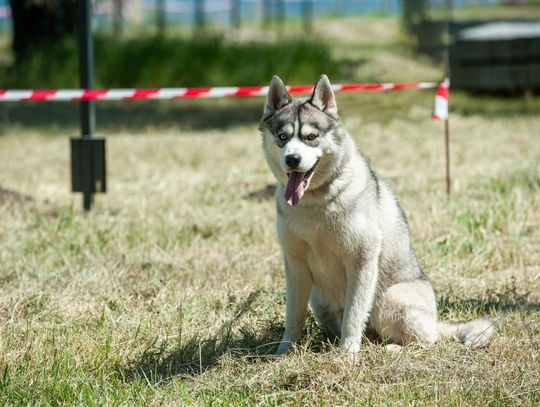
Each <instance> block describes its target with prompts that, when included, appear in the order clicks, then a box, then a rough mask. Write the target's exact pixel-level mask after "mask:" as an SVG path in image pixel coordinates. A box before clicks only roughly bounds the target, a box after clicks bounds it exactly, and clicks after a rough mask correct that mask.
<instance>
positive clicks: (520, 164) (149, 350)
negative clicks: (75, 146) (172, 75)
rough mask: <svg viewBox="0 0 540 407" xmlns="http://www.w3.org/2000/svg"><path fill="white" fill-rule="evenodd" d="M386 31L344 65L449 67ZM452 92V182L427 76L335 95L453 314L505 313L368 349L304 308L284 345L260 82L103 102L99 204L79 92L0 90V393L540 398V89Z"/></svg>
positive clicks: (11, 398) (339, 399) (92, 397)
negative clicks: (337, 337)
mask: <svg viewBox="0 0 540 407" xmlns="http://www.w3.org/2000/svg"><path fill="white" fill-rule="evenodd" d="M377 24H379V22H377ZM385 29H387V28H385ZM372 31H374V32H375V33H377V30H376V29H374V30H372ZM333 33H335V32H333ZM375 35H376V36H377V37H379V34H375ZM389 38H390V39H388V41H386V42H385V43H384V44H382V45H381V49H380V51H378V50H377V47H376V46H375V45H371V46H370V47H369V48H368V45H367V44H357V45H355V44H352V43H350V42H347V43H346V44H344V45H343V47H342V48H341V49H340V52H341V53H342V54H343V55H344V57H347V58H349V59H351V58H352V59H353V60H354V59H355V58H357V57H358V58H360V57H361V58H363V60H364V61H365V63H362V64H359V65H358V69H357V70H356V71H355V72H356V73H355V74H354V75H355V76H353V78H355V79H358V80H361V79H363V78H367V77H370V75H371V76H375V75H376V73H377V72H379V73H380V76H379V78H380V80H418V79H422V80H432V79H438V78H437V75H438V70H437V67H436V66H434V65H432V64H430V63H429V62H427V61H425V60H423V59H422V58H419V57H417V56H416V55H414V53H412V52H409V51H396V50H397V49H398V48H399V47H398V46H397V45H392V44H393V43H392V41H393V39H392V38H394V37H392V36H389ZM347 50H348V51H347ZM353 51H354V52H353ZM388 61H394V62H395V61H397V62H398V68H391V66H393V65H392V64H390V63H389V62H388ZM378 69H380V71H378ZM400 73H401V75H400ZM426 76H427V77H426ZM452 100H453V102H452V105H453V106H454V108H453V111H452V121H451V130H452V170H453V180H454V189H453V191H454V193H453V195H452V198H451V199H448V198H447V196H446V195H445V192H444V190H445V185H444V160H443V157H444V156H443V140H442V125H441V124H440V123H435V122H432V121H431V120H430V119H429V117H430V112H431V105H432V101H433V92H432V91H406V92H401V93H387V94H380V93H377V94H375V93H372V94H361V93H348V94H343V95H340V96H339V101H338V103H339V104H340V107H341V114H342V117H343V120H344V122H345V124H346V126H347V127H348V128H349V129H350V130H351V133H352V134H354V136H355V139H356V140H357V141H358V144H359V146H360V147H361V149H362V150H363V151H364V152H365V153H366V154H367V155H368V156H369V157H370V158H371V160H372V164H373V167H374V168H375V169H376V170H377V171H378V173H379V175H380V176H381V177H382V178H384V179H386V180H388V182H389V183H390V185H391V186H392V187H393V188H394V189H395V191H396V192H397V194H398V196H399V197H400V200H401V202H402V206H403V208H404V210H405V212H406V214H407V216H408V217H409V221H410V226H411V230H412V234H413V240H414V244H415V247H416V249H417V252H418V255H419V258H420V259H421V263H422V265H423V266H424V267H425V269H426V271H427V273H428V275H429V276H430V278H431V279H432V280H433V283H434V286H435V288H436V290H437V292H438V298H439V314H440V317H441V318H444V319H449V320H452V321H457V320H462V319H467V318H472V317H476V316H480V315H482V316H491V317H498V318H499V324H500V328H499V332H498V334H497V335H496V336H495V337H494V339H493V342H492V344H491V345H490V346H489V347H488V348H486V349H482V350H477V351H472V350H469V349H466V348H464V347H463V346H461V345H460V344H457V343H453V342H440V343H437V344H436V345H435V346H433V347H431V348H422V347H418V346H410V347H406V348H405V349H404V350H403V352H401V353H399V354H390V353H387V352H386V351H385V350H384V348H383V346H381V344H380V343H378V342H377V341H376V340H373V339H371V340H368V339H366V341H365V344H364V346H363V348H362V350H361V354H360V362H359V363H358V364H356V365H351V364H349V363H348V362H347V360H346V359H345V358H344V357H342V355H341V354H340V353H339V352H338V351H337V347H336V344H334V343H330V342H329V340H328V339H327V338H325V337H324V336H323V335H322V334H321V333H320V332H319V330H318V328H317V327H316V325H315V324H314V322H313V321H312V320H310V321H309V323H308V324H307V326H306V335H305V338H304V340H303V341H302V343H301V344H300V345H299V346H298V347H297V349H295V351H294V352H293V353H291V354H289V355H287V356H285V357H281V358H276V357H274V356H272V354H273V352H274V351H275V349H276V347H277V341H278V340H279V338H280V336H281V334H282V331H283V318H284V315H283V314H284V278H283V272H282V260H281V256H280V253H279V248H278V245H277V242H276V237H275V231H274V217H275V214H274V204H273V200H272V197H271V185H272V183H273V179H272V177H271V175H270V172H269V170H268V169H267V168H266V165H265V163H264V159H263V154H262V151H261V147H260V145H261V140H260V137H259V136H258V134H257V131H256V127H257V118H258V116H259V114H260V112H261V110H262V103H263V101H262V99H257V98H253V99H242V100H234V101H231V100H221V101H198V102H191V101H179V102H170V103H169V102H167V103H159V104H155V105H152V106H150V105H148V104H144V103H133V104H130V105H129V106H126V105H118V104H113V103H110V104H105V105H102V106H100V110H99V112H98V122H99V126H98V128H99V129H100V133H101V134H102V135H106V136H109V137H108V151H107V152H108V157H109V170H108V173H109V187H110V188H109V191H108V193H107V194H105V195H102V196H98V198H97V202H96V206H95V210H93V211H92V212H91V213H88V214H85V213H83V212H81V210H80V197H79V196H73V195H71V194H70V193H69V161H68V155H69V151H68V139H67V137H68V136H71V135H75V134H77V129H76V112H77V111H76V109H74V108H73V107H72V106H68V105H62V104H56V105H52V104H49V105H28V106H26V107H21V106H15V105H10V106H7V105H6V106H2V107H1V108H2V111H0V163H1V166H0V187H1V188H3V190H2V192H0V281H1V284H0V335H1V336H0V404H2V405H25V404H39V405H43V404H44V405H47V404H54V405H58V404H76V405H80V404H86V405H103V404H107V405H134V404H137V405H179V404H182V403H194V404H198V405H201V404H212V405H222V404H223V405H233V404H234V405H237V404H238V405H253V404H280V403H283V402H286V403H289V404H294V405H297V404H301V403H303V404H319V405H346V404H360V405H434V404H438V405H444V406H446V405H480V404H481V405H531V406H533V405H538V404H539V403H540V228H539V226H540V165H539V163H540V136H539V133H538V129H539V128H540V114H539V113H540V101H539V100H538V98H533V99H529V100H521V99H509V98H506V99H493V98H488V97H471V96H467V95H463V94H456V95H455V97H453V99H452Z"/></svg>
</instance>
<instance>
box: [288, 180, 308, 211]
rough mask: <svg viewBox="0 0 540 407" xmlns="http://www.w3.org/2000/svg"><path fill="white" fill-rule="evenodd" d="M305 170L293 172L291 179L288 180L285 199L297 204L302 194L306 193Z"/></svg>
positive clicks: (289, 202) (293, 204) (291, 203)
mask: <svg viewBox="0 0 540 407" xmlns="http://www.w3.org/2000/svg"><path fill="white" fill-rule="evenodd" d="M305 175H306V173H305V172H291V173H290V175H289V181H288V182H287V188H285V201H286V202H287V203H288V204H289V205H291V206H295V205H296V204H297V203H298V202H300V199H302V196H303V195H304V192H305V189H304V176H305Z"/></svg>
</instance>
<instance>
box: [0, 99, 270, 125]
mask: <svg viewBox="0 0 540 407" xmlns="http://www.w3.org/2000/svg"><path fill="white" fill-rule="evenodd" d="M263 103H264V100H263V99H261V98H253V97H247V98H236V99H235V100H229V99H223V100H170V101H155V100H152V101H127V102H99V103H97V105H96V106H97V107H96V122H97V131H98V133H99V132H106V133H113V134H114V133H115V132H120V131H129V132H131V133H133V134H137V133H138V132H141V131H143V130H144V129H146V128H148V127H159V128H171V127H173V128H179V129H183V130H195V131H196V130H201V131H204V130H213V129H228V128H230V127H233V126H239V125H253V128H254V129H255V128H256V126H257V123H258V121H259V119H260V118H261V115H262V107H263ZM6 124H8V125H10V126H14V125H15V126H20V127H23V128H33V129H42V128H48V127H52V128H53V129H54V128H58V129H62V128H77V127H78V126H79V106H78V105H77V103H67V102H36V103H26V104H22V103H21V104H8V105H6V106H3V109H2V112H1V113H0V134H2V133H3V131H2V125H6Z"/></svg>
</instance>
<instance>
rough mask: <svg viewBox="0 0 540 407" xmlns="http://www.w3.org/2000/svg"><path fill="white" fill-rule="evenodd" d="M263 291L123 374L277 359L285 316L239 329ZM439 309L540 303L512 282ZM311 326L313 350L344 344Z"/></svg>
mask: <svg viewBox="0 0 540 407" xmlns="http://www.w3.org/2000/svg"><path fill="white" fill-rule="evenodd" d="M261 294H262V292H261V291H255V292H252V293H251V294H250V295H249V296H248V298H247V299H246V300H245V301H243V302H242V303H240V304H239V305H238V306H237V308H236V310H235V312H234V314H233V316H232V317H231V319H230V320H228V321H226V322H225V323H223V324H222V325H221V326H220V327H219V329H218V330H217V332H216V334H215V335H213V336H212V337H210V338H204V339H203V338H200V337H198V336H193V337H190V338H189V339H187V340H182V341H181V344H180V345H178V346H176V347H173V348H172V349H170V348H169V347H168V346H167V345H168V344H167V343H163V344H161V346H160V347H158V348H157V349H156V348H155V347H153V348H151V349H147V350H145V351H144V352H143V354H142V355H140V356H139V357H138V358H137V359H136V360H133V361H131V362H128V365H127V366H119V367H118V371H119V373H120V374H121V375H122V376H123V377H125V378H126V379H127V380H133V379H140V378H145V380H149V381H150V382H152V383H159V382H163V381H167V380H168V379H170V378H172V377H175V376H192V375H199V374H201V373H203V372H205V371H206V370H208V369H210V368H212V367H213V366H215V365H216V364H217V363H218V361H219V359H220V358H221V357H222V356H223V355H225V354H229V355H231V356H232V357H233V358H237V359H242V360H243V361H249V360H259V359H260V358H272V357H273V355H274V352H275V350H276V348H277V345H278V343H279V340H280V338H281V335H282V333H283V326H282V321H281V320H273V319H268V320H266V321H265V322H264V324H263V325H262V326H261V325H257V326H255V327H251V326H250V327H245V326H244V327H241V328H240V329H239V333H235V332H233V329H234V328H236V327H237V326H238V322H239V321H240V319H241V318H242V317H243V316H244V315H245V314H246V313H248V312H249V311H250V310H251V309H252V307H253V305H254V304H255V302H256V301H257V299H258V298H259V296H260V295H261ZM438 309H439V313H440V315H442V317H443V318H444V316H445V315H446V314H448V313H449V312H450V311H452V310H457V311H461V312H462V311H474V312H475V313H478V315H479V316H481V315H482V314H486V313H490V312H491V313H493V312H504V313H507V312H520V311H540V303H536V302H530V301H529V300H528V293H523V292H520V291H519V290H518V289H517V288H516V286H515V285H509V286H508V287H504V288H503V289H502V290H500V291H493V292H489V293H487V295H485V296H483V297H478V298H459V297H457V296H454V295H452V293H448V294H446V295H443V296H442V297H441V298H440V300H439V303H438ZM307 330H308V334H307V335H304V341H308V342H307V343H306V342H304V344H305V345H306V348H308V349H309V350H310V351H312V352H325V351H328V350H329V349H332V348H333V347H334V346H338V344H339V341H338V340H337V339H335V338H330V337H329V336H328V335H326V334H325V333H324V332H322V331H321V330H320V329H318V327H316V324H315V322H314V320H313V318H311V317H310V318H308V323H307ZM237 331H238V330H237ZM366 337H367V340H368V341H369V342H371V343H372V344H374V345H375V346H380V345H381V344H382V343H383V342H382V341H381V340H380V339H379V338H377V336H376V334H375V333H374V332H370V331H368V332H366Z"/></svg>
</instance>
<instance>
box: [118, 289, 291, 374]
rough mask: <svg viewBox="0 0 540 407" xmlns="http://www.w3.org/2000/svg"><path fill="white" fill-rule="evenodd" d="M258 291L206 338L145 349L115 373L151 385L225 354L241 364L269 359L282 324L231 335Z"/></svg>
mask: <svg viewBox="0 0 540 407" xmlns="http://www.w3.org/2000/svg"><path fill="white" fill-rule="evenodd" d="M260 294H261V291H255V292H253V293H251V294H250V295H249V296H248V298H247V299H246V300H245V301H243V302H242V303H240V304H239V305H238V306H237V307H236V310H235V312H234V314H233V316H232V318H230V319H229V320H228V321H226V322H224V323H223V324H222V325H221V326H220V327H219V329H218V330H217V332H216V333H215V334H214V335H213V336H211V337H209V338H200V337H197V336H192V337H190V338H188V339H186V340H181V341H180V343H179V344H178V345H177V346H175V347H172V349H171V348H170V347H169V346H168V344H166V343H165V344H162V345H161V346H159V347H158V348H157V349H156V348H155V347H153V348H152V349H147V350H145V351H144V352H143V354H142V355H140V356H139V357H138V358H137V359H136V360H134V361H131V362H128V365H127V367H126V366H124V367H119V369H118V371H119V372H120V373H121V374H122V376H124V377H125V378H126V379H128V380H134V379H140V378H145V380H149V381H150V382H153V383H159V382H163V381H167V380H168V379H170V378H173V377H177V376H194V375H199V374H201V373H203V372H204V371H206V370H208V369H210V368H212V367H213V366H214V365H216V364H217V363H218V362H219V360H220V358H221V357H223V356H224V355H225V354H229V355H232V356H233V357H234V358H238V359H240V358H241V359H244V360H256V359H261V358H272V357H273V355H274V352H275V350H276V348H277V345H278V343H279V339H280V336H281V334H282V333H283V327H282V325H281V323H279V324H278V322H277V321H275V322H265V326H263V327H262V329H261V327H256V328H257V330H254V329H251V328H240V332H239V333H238V332H233V328H235V327H237V326H238V322H239V321H240V319H241V318H242V317H243V316H244V315H245V314H246V313H248V312H249V311H250V309H251V308H252V306H253V304H254V303H255V301H256V300H257V298H258V297H259V296H260Z"/></svg>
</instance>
